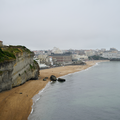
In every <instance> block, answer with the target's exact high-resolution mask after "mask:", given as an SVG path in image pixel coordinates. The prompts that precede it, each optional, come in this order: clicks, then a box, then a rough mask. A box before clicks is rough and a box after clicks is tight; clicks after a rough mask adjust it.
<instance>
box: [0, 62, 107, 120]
mask: <svg viewBox="0 0 120 120" xmlns="http://www.w3.org/2000/svg"><path fill="white" fill-rule="evenodd" d="M106 61H107V60H93V61H87V62H86V63H87V64H86V65H74V66H73V65H72V66H62V67H56V68H50V69H44V70H41V71H40V77H39V79H38V80H30V81H27V82H26V83H25V84H23V85H21V86H18V87H15V88H13V89H11V90H9V91H4V92H1V93H0V120H8V119H9V120H27V119H28V116H29V115H30V113H31V110H32V105H33V100H32V98H33V97H34V96H35V95H36V94H38V93H39V92H40V91H41V90H42V89H43V88H45V86H46V85H47V83H48V82H49V81H50V79H49V78H50V76H51V75H55V76H56V77H57V78H58V77H61V76H65V75H68V74H71V73H75V72H78V71H81V70H85V69H87V68H89V67H91V66H93V65H95V64H96V63H99V62H106ZM45 77H48V79H47V81H43V78H45Z"/></svg>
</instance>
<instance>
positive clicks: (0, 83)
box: [0, 47, 39, 92]
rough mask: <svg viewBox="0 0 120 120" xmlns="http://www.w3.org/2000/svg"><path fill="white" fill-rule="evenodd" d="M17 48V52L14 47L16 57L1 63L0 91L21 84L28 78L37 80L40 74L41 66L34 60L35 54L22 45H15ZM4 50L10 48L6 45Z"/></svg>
mask: <svg viewBox="0 0 120 120" xmlns="http://www.w3.org/2000/svg"><path fill="white" fill-rule="evenodd" d="M11 48H12V47H11ZM15 49H18V51H17V52H14V49H12V53H14V55H15V59H10V60H9V59H8V60H5V61H2V62H1V63H0V92H1V91H3V90H9V89H11V88H12V87H15V86H19V85H21V84H23V83H25V82H26V81H27V80H30V79H34V80H36V79H37V78H38V76H39V66H38V64H37V63H36V62H35V61H34V60H33V56H34V54H33V53H32V52H30V51H28V49H26V50H27V51H26V50H25V48H24V49H23V48H22V47H18V48H17V47H15ZM2 50H3V52H4V51H6V50H9V49H8V48H7V47H6V48H2ZM10 50H11V49H10Z"/></svg>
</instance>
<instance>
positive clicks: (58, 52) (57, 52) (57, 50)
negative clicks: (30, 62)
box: [52, 47, 63, 54]
mask: <svg viewBox="0 0 120 120" xmlns="http://www.w3.org/2000/svg"><path fill="white" fill-rule="evenodd" d="M52 53H54V54H63V51H62V50H60V49H59V48H56V47H54V48H53V49H52Z"/></svg>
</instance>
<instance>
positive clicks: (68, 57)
mask: <svg viewBox="0 0 120 120" xmlns="http://www.w3.org/2000/svg"><path fill="white" fill-rule="evenodd" d="M50 57H52V59H53V61H54V62H56V64H62V65H66V64H71V63H72V54H71V53H70V52H69V53H63V54H54V53H53V54H51V55H50Z"/></svg>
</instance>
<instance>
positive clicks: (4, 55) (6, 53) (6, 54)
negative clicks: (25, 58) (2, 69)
mask: <svg viewBox="0 0 120 120" xmlns="http://www.w3.org/2000/svg"><path fill="white" fill-rule="evenodd" d="M22 52H27V53H33V52H31V51H30V50H29V49H27V48H26V47H25V46H20V45H19V46H11V45H10V46H4V47H2V48H0V63H2V62H7V61H11V60H15V59H16V55H17V54H18V53H22Z"/></svg>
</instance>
